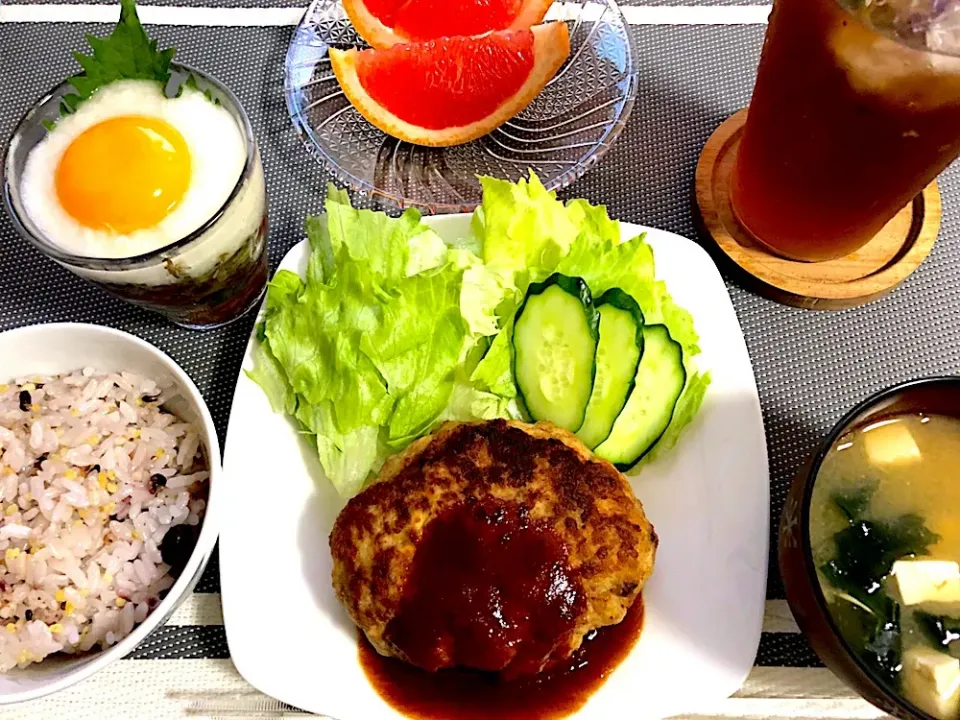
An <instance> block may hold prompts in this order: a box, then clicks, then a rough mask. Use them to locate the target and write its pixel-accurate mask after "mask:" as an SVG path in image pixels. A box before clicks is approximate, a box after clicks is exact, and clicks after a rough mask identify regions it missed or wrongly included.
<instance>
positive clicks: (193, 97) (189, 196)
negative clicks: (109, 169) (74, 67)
mask: <svg viewBox="0 0 960 720" xmlns="http://www.w3.org/2000/svg"><path fill="white" fill-rule="evenodd" d="M125 115H142V116H148V117H153V118H158V119H160V120H163V121H164V122H167V123H169V124H170V125H171V126H173V127H174V128H176V129H177V130H178V131H179V132H180V134H181V135H183V139H184V140H185V141H186V144H187V148H188V149H189V151H190V170H191V177H190V182H189V185H188V186H187V190H186V192H185V193H184V196H183V198H182V199H181V201H180V203H179V204H178V205H177V206H176V207H175V208H174V209H173V210H172V211H171V212H170V214H169V215H167V216H166V217H165V218H164V219H163V220H161V221H160V222H159V223H157V224H156V225H154V226H153V227H150V228H145V229H142V230H137V231H135V232H132V233H130V234H127V235H117V234H113V233H111V232H108V231H105V230H96V229H92V228H88V227H85V226H84V225H81V224H80V223H79V222H77V221H76V220H75V219H74V218H73V217H72V216H71V215H70V214H69V213H67V212H66V211H65V210H64V209H63V207H62V206H61V205H60V201H59V199H58V197H57V190H56V186H55V179H56V172H57V167H58V166H59V164H60V160H61V158H62V157H63V154H64V153H65V152H66V150H67V148H68V147H70V144H71V143H72V142H73V141H74V140H75V139H76V138H77V137H78V136H79V135H81V134H82V133H83V132H84V131H85V130H87V129H88V128H90V127H92V126H94V125H97V124H98V123H101V122H103V121H104V120H108V119H110V118H114V117H119V116H125ZM245 160H246V148H245V143H244V138H243V134H242V133H241V131H240V127H239V126H238V125H237V122H236V121H235V120H234V119H233V116H232V115H231V114H230V113H229V111H227V110H226V109H225V108H223V107H220V106H219V105H215V104H214V103H212V102H210V101H209V100H207V98H206V97H205V96H204V95H203V93H201V92H199V91H197V90H193V89H190V88H184V91H183V94H182V95H181V96H180V97H178V98H168V97H166V96H165V95H164V94H163V90H162V88H161V87H160V85H159V84H158V83H155V82H151V81H149V80H123V81H119V82H115V83H111V84H110V85H107V86H105V87H103V88H101V89H100V90H98V91H97V93H96V94H95V95H94V96H93V97H91V98H90V99H89V100H87V101H86V102H84V103H82V104H81V105H80V106H79V108H78V109H77V111H76V112H75V113H73V114H72V115H68V116H66V117H64V118H63V119H61V120H60V121H59V122H58V123H57V125H56V127H55V128H54V129H53V130H52V131H50V132H49V133H48V134H47V136H46V137H45V138H44V139H43V140H42V141H40V142H39V143H38V144H37V145H36V146H35V147H34V148H33V150H32V151H31V152H30V155H29V156H28V157H27V162H26V164H25V167H24V171H23V176H22V180H21V186H20V194H21V198H22V201H23V206H24V209H25V210H26V212H27V214H28V215H29V216H30V219H31V220H32V221H33V222H34V223H35V224H36V226H37V228H38V229H39V230H40V231H41V232H42V233H43V234H44V236H45V237H46V238H47V239H48V240H49V241H50V242H52V243H54V244H56V245H57V246H59V247H61V248H62V249H63V250H66V251H67V252H70V253H73V254H75V255H84V256H88V257H102V258H118V257H130V256H133V255H140V254H142V253H147V252H150V251H152V250H156V249H158V248H161V247H164V246H166V245H170V244H171V243H174V242H176V241H177V240H180V239H182V238H184V237H186V236H187V235H189V234H190V233H192V232H193V231H194V230H196V229H197V228H199V227H200V226H201V225H203V224H204V223H205V222H206V221H207V220H209V219H210V218H211V217H212V216H213V215H214V214H215V213H216V212H217V211H218V210H219V209H220V208H221V207H222V206H223V204H224V202H226V200H227V198H228V197H229V196H230V193H231V191H232V190H233V188H234V187H235V186H236V184H237V180H238V179H239V178H240V174H241V173H242V172H243V165H244V162H245Z"/></svg>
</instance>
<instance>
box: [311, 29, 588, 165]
mask: <svg viewBox="0 0 960 720" xmlns="http://www.w3.org/2000/svg"><path fill="white" fill-rule="evenodd" d="M569 54H570V37H569V33H568V30H567V26H566V25H565V24H564V23H562V22H557V23H548V24H546V25H538V26H536V27H534V28H532V29H529V30H504V31H499V32H493V33H490V34H487V35H483V36H480V37H449V38H440V39H438V40H429V41H426V42H422V43H411V44H406V45H396V46H394V47H391V48H387V49H385V50H375V49H374V50H362V51H359V50H355V49H354V50H347V51H343V50H336V49H331V50H330V61H331V63H332V65H333V71H334V73H335V74H336V76H337V79H338V80H339V82H340V86H341V87H342V88H343V91H344V93H345V94H346V96H347V98H348V99H349V100H350V102H351V103H352V104H353V106H354V107H355V108H357V110H358V111H359V112H360V114H361V115H363V116H364V117H365V118H366V119H367V120H368V121H370V122H371V123H372V124H373V125H375V126H377V127H378V128H380V129H381V130H383V131H384V132H385V133H387V134H388V135H392V136H393V137H397V138H400V139H401V140H406V141H407V142H411V143H414V144H417V145H433V146H448V145H459V144H461V143H465V142H468V141H470V140H473V139H475V138H478V137H480V136H482V135H486V134H487V133H489V132H490V131H491V130H493V129H495V128H497V127H499V126H500V125H502V124H503V123H505V122H506V121H507V120H509V119H510V118H512V117H513V116H514V115H516V114H517V113H518V112H520V111H521V110H523V108H525V107H526V106H527V105H528V104H529V103H530V102H531V101H532V100H533V99H534V97H536V95H537V93H539V92H540V91H541V90H542V89H543V87H544V85H546V84H547V82H549V80H550V79H551V78H552V77H553V76H554V75H555V74H556V73H557V70H559V69H560V66H561V65H563V62H564V61H565V60H566V59H567V56H568V55H569Z"/></svg>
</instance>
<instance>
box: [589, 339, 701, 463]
mask: <svg viewBox="0 0 960 720" xmlns="http://www.w3.org/2000/svg"><path fill="white" fill-rule="evenodd" d="M643 342H644V344H643V357H642V358H641V359H640V366H639V367H638V368H637V376H636V386H635V387H634V389H633V392H632V393H630V397H629V398H628V399H627V404H626V405H624V406H623V410H621V411H620V415H618V416H617V419H616V422H614V423H613V429H612V430H611V431H610V435H609V436H608V437H607V439H606V440H604V441H603V442H602V443H600V445H598V446H597V448H596V453H597V455H599V456H600V457H602V458H605V459H606V460H609V461H610V462H612V463H613V464H614V465H616V466H617V468H618V469H619V470H629V469H630V468H631V467H633V466H634V465H636V464H637V462H639V460H640V458H642V457H643V456H644V455H646V454H647V453H648V452H649V451H650V448H652V447H653V446H654V445H655V444H656V442H657V440H659V439H660V436H661V435H663V433H664V431H665V430H666V429H667V427H668V426H669V425H670V420H672V419H673V410H674V408H675V407H676V405H677V400H679V399H680V394H681V393H682V392H683V387H684V385H685V384H686V382H687V373H686V370H684V368H683V349H682V348H681V347H680V344H679V343H678V342H676V341H675V340H674V339H673V338H672V337H670V332H669V331H668V330H667V328H666V327H664V326H663V325H647V326H645V327H644V328H643Z"/></svg>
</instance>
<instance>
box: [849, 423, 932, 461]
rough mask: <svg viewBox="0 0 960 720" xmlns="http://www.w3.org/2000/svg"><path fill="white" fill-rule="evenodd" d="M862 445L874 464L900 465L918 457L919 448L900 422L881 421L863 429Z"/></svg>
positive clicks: (916, 459) (906, 428)
mask: <svg viewBox="0 0 960 720" xmlns="http://www.w3.org/2000/svg"><path fill="white" fill-rule="evenodd" d="M863 447H864V450H865V451H866V453H867V457H868V458H870V461H871V462H872V463H873V464H874V465H880V466H883V465H900V464H906V463H911V462H916V461H918V460H919V459H920V448H919V447H918V446H917V442H916V440H914V439H913V433H911V432H910V428H908V427H907V426H906V425H904V424H903V423H902V422H897V421H893V422H891V421H889V420H887V421H883V422H878V423H877V424H876V425H871V426H869V427H866V428H864V430H863Z"/></svg>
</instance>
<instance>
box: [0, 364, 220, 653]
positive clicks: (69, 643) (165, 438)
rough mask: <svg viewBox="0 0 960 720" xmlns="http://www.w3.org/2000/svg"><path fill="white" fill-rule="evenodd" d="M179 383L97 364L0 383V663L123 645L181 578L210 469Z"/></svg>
mask: <svg viewBox="0 0 960 720" xmlns="http://www.w3.org/2000/svg"><path fill="white" fill-rule="evenodd" d="M172 392H173V391H172V390H169V389H165V388H160V387H158V386H157V384H156V383H155V382H153V381H152V380H149V379H146V378H142V377H139V376H137V375H133V374H131V373H126V372H124V373H109V374H103V373H96V372H94V371H93V370H92V369H89V368H88V369H85V370H83V371H82V372H76V373H72V374H69V375H65V376H57V377H39V376H38V377H30V378H18V379H16V380H15V381H14V382H11V383H9V384H6V385H0V672H5V671H7V670H10V669H11V668H13V667H15V666H21V667H23V666H26V665H29V664H30V663H33V662H39V661H41V660H42V659H43V658H45V657H46V656H48V655H50V654H52V653H56V652H67V653H76V652H84V651H87V650H90V649H91V648H93V647H95V646H100V647H109V646H110V645H113V644H115V643H117V642H118V641H119V640H120V639H122V638H123V637H125V636H126V635H128V634H129V633H130V632H131V631H132V630H133V628H134V627H136V625H138V624H139V623H141V622H143V620H144V618H146V616H147V614H148V613H149V612H150V611H151V610H152V609H153V608H154V607H156V605H157V603H158V602H159V601H160V598H161V597H162V596H163V594H164V593H165V592H166V591H167V590H168V589H169V588H170V586H171V585H173V582H174V579H175V577H174V576H175V574H176V573H178V572H179V571H180V570H181V569H182V565H183V564H185V559H186V558H185V556H184V548H183V543H182V538H183V537H184V534H186V535H187V536H188V537H192V538H193V539H194V541H195V538H196V533H195V532H194V533H191V532H188V531H187V530H188V528H189V529H192V530H196V529H198V527H199V523H200V519H201V517H202V515H203V510H204V507H205V500H204V498H205V497H206V489H207V479H208V478H209V472H208V465H207V459H206V458H205V457H204V454H203V448H202V443H201V441H200V434H199V432H198V430H197V428H196V427H194V426H193V425H191V424H190V423H187V422H184V421H182V420H181V419H179V418H178V417H176V416H175V415H172V414H170V413H169V412H167V411H166V410H165V409H164V408H163V405H164V403H165V402H167V401H168V400H170V399H171V393H172ZM177 525H184V526H188V528H184V529H183V531H180V530H178V531H177V532H176V533H174V535H177V536H178V537H177V543H176V547H175V548H171V545H172V543H169V542H168V544H167V547H164V546H163V540H164V537H165V536H166V534H167V531H168V530H169V529H170V528H172V527H174V526H177ZM189 526H192V527H189ZM171 538H173V535H171ZM191 544H192V543H191ZM188 550H189V548H188ZM164 559H166V560H167V561H168V562H169V563H172V564H173V567H172V566H171V564H168V562H164Z"/></svg>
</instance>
